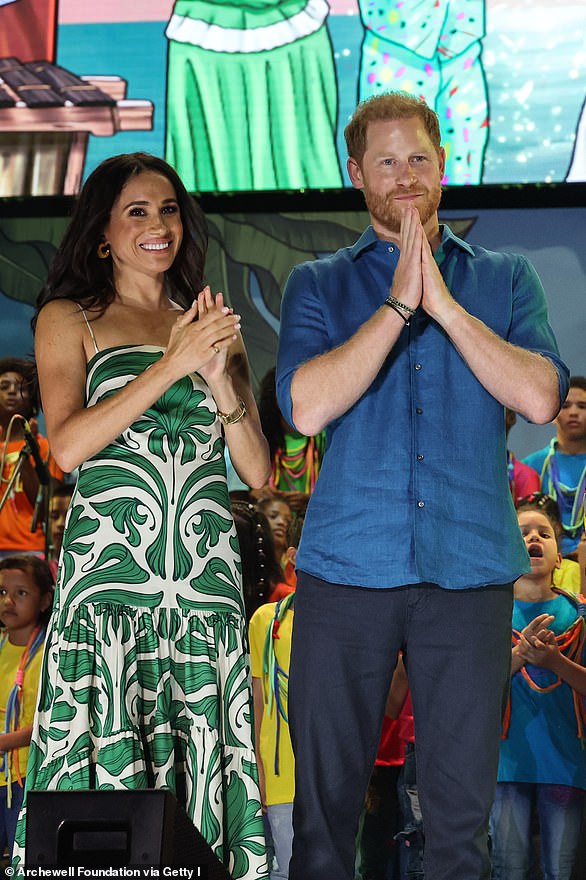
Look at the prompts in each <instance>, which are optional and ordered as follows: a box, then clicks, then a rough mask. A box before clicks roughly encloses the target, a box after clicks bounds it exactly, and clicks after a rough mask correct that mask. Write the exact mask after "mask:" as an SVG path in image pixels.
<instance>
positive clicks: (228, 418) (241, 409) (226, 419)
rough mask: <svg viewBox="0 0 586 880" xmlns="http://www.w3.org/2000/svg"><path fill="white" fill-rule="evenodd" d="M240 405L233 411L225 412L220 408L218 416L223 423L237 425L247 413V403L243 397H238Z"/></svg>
mask: <svg viewBox="0 0 586 880" xmlns="http://www.w3.org/2000/svg"><path fill="white" fill-rule="evenodd" d="M238 401H239V403H238V406H237V407H236V409H235V410H233V411H232V412H231V413H223V412H220V410H218V418H219V420H220V421H221V423H222V424H223V425H235V424H236V422H239V421H240V420H241V419H243V418H244V416H245V415H246V404H245V403H244V401H243V400H242V398H241V397H239V398H238Z"/></svg>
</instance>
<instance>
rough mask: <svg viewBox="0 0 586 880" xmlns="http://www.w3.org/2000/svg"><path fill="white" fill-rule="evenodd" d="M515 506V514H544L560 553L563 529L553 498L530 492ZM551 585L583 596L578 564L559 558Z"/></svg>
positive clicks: (572, 560) (571, 560)
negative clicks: (526, 512)
mask: <svg viewBox="0 0 586 880" xmlns="http://www.w3.org/2000/svg"><path fill="white" fill-rule="evenodd" d="M515 506H516V508H517V512H519V511H521V510H542V511H543V512H544V513H545V515H546V516H547V517H548V518H549V519H550V521H551V523H552V524H553V527H554V529H555V536H556V541H557V545H558V550H560V553H561V542H562V537H563V527H562V520H561V516H560V511H559V507H558V505H557V501H556V500H555V498H552V497H551V495H544V494H543V492H532V493H531V494H530V495H526V496H525V497H524V498H521V499H519V501H518V502H517V504H516V505H515ZM553 585H554V587H560V588H561V589H562V590H567V591H568V592H569V593H582V594H583V595H584V589H583V587H582V586H581V583H580V566H579V564H578V562H576V561H575V560H574V559H568V558H567V557H565V556H564V557H561V558H560V565H559V568H556V569H555V571H554V573H553Z"/></svg>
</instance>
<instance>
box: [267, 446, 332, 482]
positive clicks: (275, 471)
mask: <svg viewBox="0 0 586 880" xmlns="http://www.w3.org/2000/svg"><path fill="white" fill-rule="evenodd" d="M295 440H297V438H296V437H295V435H293V434H288V435H287V438H286V440H285V449H282V448H279V449H277V451H276V453H275V457H274V459H273V466H272V472H271V476H270V478H269V485H270V486H271V487H272V488H273V489H281V490H282V491H284V492H305V493H306V494H307V495H309V494H311V492H313V488H314V486H315V483H316V480H317V477H318V474H319V469H320V465H321V459H322V454H323V437H322V435H320V434H318V435H317V437H303V436H300V437H299V440H298V441H297V444H296V443H295ZM287 441H288V442H287Z"/></svg>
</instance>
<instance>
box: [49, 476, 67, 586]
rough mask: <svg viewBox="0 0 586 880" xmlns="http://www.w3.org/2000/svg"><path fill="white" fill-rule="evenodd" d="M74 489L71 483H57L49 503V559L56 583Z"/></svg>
mask: <svg viewBox="0 0 586 880" xmlns="http://www.w3.org/2000/svg"><path fill="white" fill-rule="evenodd" d="M73 489H74V487H73V484H71V483H57V484H56V485H55V486H54V487H53V489H52V491H51V499H50V501H49V542H48V547H49V555H48V557H47V558H48V562H49V566H50V568H51V572H52V573H53V580H54V581H57V568H58V565H59V556H60V555H61V545H62V543H63V532H64V531H65V520H66V518H67V511H68V510H69V503H70V501H71V496H72V495H73Z"/></svg>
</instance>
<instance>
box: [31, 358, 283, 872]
mask: <svg viewBox="0 0 586 880" xmlns="http://www.w3.org/2000/svg"><path fill="white" fill-rule="evenodd" d="M162 353H163V350H162V349H161V348H159V347H155V346H142V345H141V346H126V347H116V348H110V349H105V350H102V351H100V352H97V353H96V354H95V355H94V357H93V358H92V359H91V361H90V362H89V364H88V376H87V387H86V396H87V400H86V404H87V406H92V405H94V404H96V403H98V401H100V400H103V399H104V398H106V397H108V396H110V395H112V394H115V393H116V391H118V390H119V389H120V388H122V387H124V386H125V385H126V384H127V383H128V382H129V381H131V380H132V379H134V378H135V377H136V376H138V375H139V374H140V373H142V372H144V371H145V369H148V368H149V367H150V366H151V365H152V364H153V363H154V362H155V361H156V360H157V359H158V358H160V357H161V355H162ZM223 451H224V443H223V439H222V436H221V430H220V424H219V421H218V419H217V416H216V406H215V403H214V400H213V398H212V397H211V395H210V393H209V390H208V388H207V385H206V384H205V383H204V381H203V380H202V379H201V378H200V377H199V376H198V375H197V374H195V373H194V374H191V375H190V376H187V377H185V378H183V379H181V380H180V381H178V382H176V383H175V384H174V385H173V386H172V387H171V388H170V389H169V390H168V391H167V392H166V393H165V394H163V396H162V397H161V398H160V399H159V400H158V401H157V402H156V403H155V404H154V405H153V406H152V407H151V408H150V409H148V410H147V412H145V413H144V415H143V416H142V417H141V418H139V419H137V420H136V421H135V422H134V424H132V425H131V426H130V428H128V430H127V431H124V433H123V434H122V435H121V436H119V437H118V438H117V439H116V440H115V441H114V442H113V443H111V444H110V445H109V446H107V447H106V448H105V449H104V450H103V451H102V452H100V453H99V454H98V455H95V456H94V457H93V458H91V459H89V460H88V461H87V462H85V463H84V464H83V465H82V466H81V468H80V471H79V477H78V481H77V485H76V488H75V493H74V495H73V498H72V501H71V507H70V509H69V513H68V519H67V525H66V531H65V535H64V541H63V549H62V554H61V560H60V566H59V576H58V583H57V590H56V599H55V608H54V613H53V617H52V623H51V626H50V629H49V632H48V634H47V640H46V645H45V657H44V663H43V673H42V676H41V687H40V693H39V705H38V708H37V716H36V719H35V729H34V733H33V741H32V743H31V749H30V760H29V765H28V771H27V790H30V789H33V788H34V789H86V788H91V789H93V788H100V789H113V788H117V789H120V788H123V789H124V788H129V789H139V788H168V789H171V790H172V791H175V792H176V793H177V794H178V795H179V798H180V800H181V801H182V802H183V803H184V805H185V808H186V810H187V812H188V814H189V816H190V817H191V819H192V820H193V822H194V824H195V825H196V827H197V828H198V829H199V830H200V832H201V834H202V835H203V836H204V838H205V839H206V840H207V841H208V843H209V844H210V846H211V847H212V848H213V850H214V851H215V853H216V855H217V856H218V858H219V859H220V860H221V861H222V862H223V863H224V865H225V866H226V867H227V869H228V870H229V872H230V873H231V875H232V877H234V878H239V877H242V878H246V880H252V878H255V880H259V878H263V877H266V876H267V871H266V861H265V846H264V834H263V825H262V813H261V805H260V797H259V790H258V781H257V770H256V764H255V758H254V748H253V739H252V736H253V734H252V728H253V725H252V701H251V691H250V678H249V662H248V651H247V637H246V621H245V617H244V606H243V601H242V595H241V585H240V584H241V577H240V557H239V550H238V542H237V538H236V532H235V529H234V524H233V521H232V515H231V512H230V505H229V496H228V491H227V487H226V475H225V464H224V454H223ZM17 843H18V845H19V848H18V849H17V858H18V856H21V857H22V855H23V851H22V846H23V844H24V814H23V815H21V819H20V824H19V828H18V833H17Z"/></svg>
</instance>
